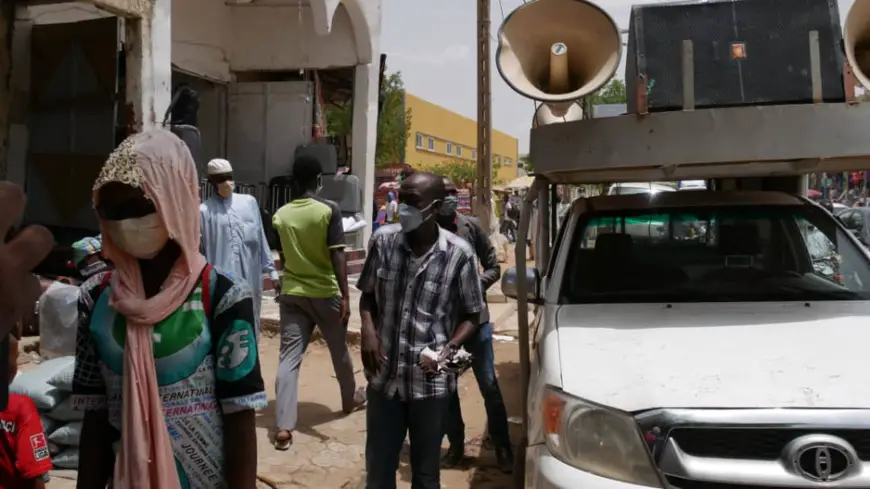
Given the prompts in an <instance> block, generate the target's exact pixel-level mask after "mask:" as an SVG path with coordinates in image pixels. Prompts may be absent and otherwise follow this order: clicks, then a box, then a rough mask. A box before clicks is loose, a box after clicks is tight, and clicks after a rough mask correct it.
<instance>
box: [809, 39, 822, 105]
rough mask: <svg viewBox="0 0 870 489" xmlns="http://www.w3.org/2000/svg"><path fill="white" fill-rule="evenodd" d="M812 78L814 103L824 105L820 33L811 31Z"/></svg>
mask: <svg viewBox="0 0 870 489" xmlns="http://www.w3.org/2000/svg"><path fill="white" fill-rule="evenodd" d="M809 37H810V76H811V80H812V84H813V103H814V104H820V103H822V96H823V94H822V61H821V59H822V55H821V48H820V47H819V31H810V35H809Z"/></svg>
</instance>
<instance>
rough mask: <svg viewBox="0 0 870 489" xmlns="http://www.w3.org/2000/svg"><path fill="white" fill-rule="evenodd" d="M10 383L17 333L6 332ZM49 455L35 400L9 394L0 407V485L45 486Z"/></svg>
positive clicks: (6, 488)
mask: <svg viewBox="0 0 870 489" xmlns="http://www.w3.org/2000/svg"><path fill="white" fill-rule="evenodd" d="M7 370H8V373H9V377H8V380H9V382H10V383H11V382H12V379H14V378H15V375H16V374H17V373H18V337H17V336H16V335H15V334H9V366H8V367H7ZM50 470H51V457H50V456H49V454H48V442H47V440H46V438H45V433H44V432H43V429H42V420H40V418H39V412H38V411H37V410H36V404H34V403H33V401H32V400H31V399H30V398H29V397H27V396H24V395H21V394H13V393H10V394H9V402H8V404H7V405H6V409H5V410H4V411H0V487H2V488H3V489H45V483H46V481H48V479H49V477H48V472H49V471H50Z"/></svg>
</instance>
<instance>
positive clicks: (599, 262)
mask: <svg viewBox="0 0 870 489" xmlns="http://www.w3.org/2000/svg"><path fill="white" fill-rule="evenodd" d="M644 225H649V226H659V227H664V228H665V229H667V230H668V231H667V232H665V233H664V234H648V235H643V234H642V233H636V232H629V231H628V230H629V229H630V227H632V226H633V227H638V226H640V227H643V226H644ZM820 240H822V241H824V243H823V246H819V244H818V241H820ZM817 250H822V251H821V252H820V251H817ZM530 274H531V275H533V276H534V277H535V278H534V280H536V281H537V280H539V279H538V278H537V275H538V274H537V272H530ZM507 275H508V276H507V277H506V279H505V280H506V282H505V284H504V285H503V289H504V290H505V291H506V293H508V294H509V295H515V294H516V287H515V286H516V274H515V271H512V272H510V273H509V274H507ZM544 277H545V279H544V280H543V281H541V282H540V283H542V284H543V285H544V288H541V289H539V290H540V292H538V291H536V290H534V288H533V289H532V290H531V291H530V295H529V302H532V303H535V304H538V305H539V306H540V307H539V309H538V314H537V315H536V318H535V321H534V322H533V323H532V325H531V339H532V352H533V359H532V361H531V375H530V385H529V391H528V411H529V420H528V429H527V435H528V451H527V453H526V463H527V465H526V486H527V487H534V488H569V487H570V488H573V487H622V488H630V487H635V486H647V487H679V488H684V489H690V488H701V487H705V488H706V487H711V488H712V487H716V488H725V487H743V486H745V487H820V486H819V483H820V482H821V481H823V480H839V479H843V480H844V482H846V481H848V482H849V483H850V485H849V486H848V487H870V472H868V471H866V470H865V468H864V465H863V464H864V463H867V462H870V410H868V409H867V407H870V387H865V386H864V384H865V382H864V380H865V379H864V374H863V372H865V371H866V370H867V369H868V367H870V360H868V355H867V354H866V349H867V346H866V344H867V343H868V342H870V331H868V330H867V328H866V324H867V323H868V321H870V257H868V255H867V253H866V252H865V251H864V249H863V248H862V247H861V246H859V244H858V243H857V241H856V240H855V238H854V237H853V236H852V235H851V233H849V232H848V231H847V230H846V229H845V228H844V227H843V226H842V224H841V223H840V222H839V221H838V220H836V219H835V218H833V216H831V214H829V213H828V212H827V211H825V210H824V209H822V208H821V207H819V206H818V205H816V204H814V203H813V202H811V201H809V200H806V199H803V198H800V197H795V196H791V195H788V194H785V193H780V192H758V191H736V192H716V191H694V192H662V193H659V194H656V195H655V196H650V195H643V194H637V195H626V196H602V197H592V198H589V199H580V200H578V201H576V202H575V203H574V204H573V207H572V209H571V212H570V214H569V217H568V218H567V220H566V221H565V222H564V223H563V225H562V227H561V229H560V230H559V233H558V236H557V238H556V239H555V243H554V245H553V254H552V258H551V260H550V262H549V265H548V267H547V269H546V271H545V274H544ZM865 340H866V341H865ZM789 408H791V409H789ZM819 450H823V452H819V453H822V455H819V453H817V452H818V451H819ZM819 457H823V458H822V459H820V458H819ZM824 457H827V458H824ZM820 460H821V461H820ZM864 461H866V462H864ZM820 463H821V464H822V466H819V464H820ZM819 467H821V468H819ZM814 478H815V479H818V480H814ZM844 487H846V486H844Z"/></svg>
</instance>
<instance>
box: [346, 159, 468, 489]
mask: <svg viewBox="0 0 870 489" xmlns="http://www.w3.org/2000/svg"><path fill="white" fill-rule="evenodd" d="M444 193H445V190H444V183H443V182H442V180H441V177H438V176H435V175H432V174H430V173H417V172H415V173H413V174H411V175H409V176H408V177H407V178H406V179H405V180H404V181H403V182H402V186H401V188H400V190H399V201H400V202H401V203H400V204H399V225H395V224H394V225H391V226H384V227H382V228H381V229H379V230H378V232H377V233H376V234H375V235H374V236H373V237H372V239H371V241H370V243H369V250H368V254H367V255H366V262H365V265H363V270H362V273H361V274H360V278H359V282H358V284H357V287H358V288H359V289H360V290H361V291H362V294H363V295H362V298H361V299H360V316H361V319H362V360H363V365H364V367H365V374H366V378H367V379H368V381H369V385H368V390H367V396H368V401H369V404H368V412H367V413H366V429H367V432H368V435H367V437H366V489H395V487H396V472H397V470H398V467H399V453H400V452H401V450H402V445H403V443H404V441H405V435H406V434H408V436H409V439H410V445H411V487H412V488H413V489H439V488H440V487H441V486H440V483H441V474H440V470H441V469H440V459H441V440H442V439H443V437H444V428H443V426H444V425H443V423H444V418H445V416H446V414H447V410H448V403H449V399H450V396H451V395H452V394H453V392H454V391H455V390H456V375H455V374H449V373H446V372H443V371H439V369H438V368H437V366H438V365H440V364H442V362H445V361H447V360H448V359H449V358H450V357H451V356H452V355H453V354H454V353H456V351H457V350H458V349H459V347H460V345H462V344H464V343H465V342H466V341H467V340H468V339H469V338H470V337H472V336H473V335H474V334H476V331H475V330H476V329H477V325H478V324H480V313H481V312H482V311H483V309H484V307H485V304H484V302H483V294H482V292H481V288H480V277H479V275H478V271H477V259H476V258H475V256H474V250H473V249H472V248H471V245H469V244H468V243H467V242H466V241H465V240H463V239H462V238H459V237H458V236H456V235H454V234H453V233H450V232H448V231H445V230H443V229H441V228H440V227H439V226H438V224H437V222H436V219H435V217H436V216H437V214H438V210H439V209H440V207H441V205H442V201H443V199H444V197H445V195H444ZM426 347H429V348H430V349H432V350H434V351H436V352H438V358H437V360H435V361H433V360H430V359H429V358H428V357H422V356H421V352H422V351H423V350H424V349H425V348H426Z"/></svg>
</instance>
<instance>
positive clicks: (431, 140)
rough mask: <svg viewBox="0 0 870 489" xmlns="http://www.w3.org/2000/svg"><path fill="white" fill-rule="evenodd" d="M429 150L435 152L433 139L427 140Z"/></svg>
mask: <svg viewBox="0 0 870 489" xmlns="http://www.w3.org/2000/svg"><path fill="white" fill-rule="evenodd" d="M429 150H430V151H435V138H429Z"/></svg>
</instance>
